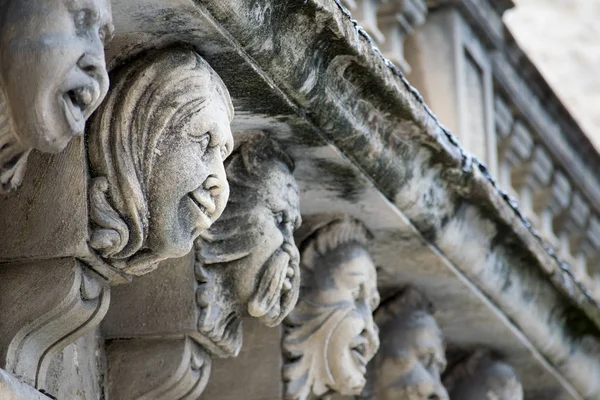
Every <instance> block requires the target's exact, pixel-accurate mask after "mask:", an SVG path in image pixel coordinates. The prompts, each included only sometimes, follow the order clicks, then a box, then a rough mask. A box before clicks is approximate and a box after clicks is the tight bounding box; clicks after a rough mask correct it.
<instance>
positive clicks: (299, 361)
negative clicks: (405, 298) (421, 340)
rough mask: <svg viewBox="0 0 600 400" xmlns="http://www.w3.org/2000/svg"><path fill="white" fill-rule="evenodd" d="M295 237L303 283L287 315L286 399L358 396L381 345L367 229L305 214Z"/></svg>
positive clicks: (343, 220)
mask: <svg viewBox="0 0 600 400" xmlns="http://www.w3.org/2000/svg"><path fill="white" fill-rule="evenodd" d="M298 236H299V237H300V240H299V241H301V244H300V249H301V258H300V259H301V274H302V284H301V289H300V299H299V301H298V304H297V305H296V308H294V310H293V311H292V312H291V313H290V315H289V316H288V318H287V319H286V320H285V321H284V326H285V329H284V338H283V354H284V368H283V380H284V385H285V389H284V398H285V399H302V400H304V399H307V398H312V397H314V396H317V397H321V396H329V395H332V394H334V393H339V394H342V395H357V394H359V393H360V392H361V390H362V389H363V387H364V385H365V382H366V379H365V374H366V365H367V363H368V362H369V360H370V359H371V358H372V357H373V355H374V354H375V352H376V351H377V349H378V347H379V340H378V338H377V328H376V327H375V324H374V323H373V318H372V312H373V310H374V309H375V308H376V307H377V305H378V304H379V293H378V291H377V285H376V272H375V265H374V264H373V261H372V259H371V257H370V254H369V251H368V236H369V235H368V233H367V231H366V229H365V228H364V227H363V225H362V224H361V223H360V222H358V221H356V220H354V219H352V218H350V217H348V216H345V215H341V216H340V215H336V216H331V215H329V216H315V217H314V220H309V221H308V223H306V220H305V225H303V226H302V228H301V229H300V232H299V234H298Z"/></svg>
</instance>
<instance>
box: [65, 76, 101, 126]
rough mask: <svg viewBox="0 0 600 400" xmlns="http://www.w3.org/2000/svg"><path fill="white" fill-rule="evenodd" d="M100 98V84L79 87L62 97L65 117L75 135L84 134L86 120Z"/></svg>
mask: <svg viewBox="0 0 600 400" xmlns="http://www.w3.org/2000/svg"><path fill="white" fill-rule="evenodd" d="M99 98H100V87H99V86H98V84H89V85H84V86H79V87H76V88H74V89H71V90H68V91H66V92H65V93H64V94H63V95H62V101H63V105H64V108H65V115H66V117H67V121H68V123H69V126H70V128H71V132H72V134H73V135H81V134H83V130H84V128H85V120H86V118H87V117H88V116H89V114H90V113H91V112H90V109H91V108H92V106H93V105H94V104H96V103H97V102H98V99H99Z"/></svg>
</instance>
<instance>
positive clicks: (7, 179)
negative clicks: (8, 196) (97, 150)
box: [0, 0, 113, 192]
mask: <svg viewBox="0 0 600 400" xmlns="http://www.w3.org/2000/svg"><path fill="white" fill-rule="evenodd" d="M0 15H2V19H1V20H0V192H6V191H9V190H11V189H14V188H15V187H16V186H18V185H19V184H20V183H21V180H22V178H23V174H24V171H25V164H26V162H27V157H28V155H29V152H30V150H31V149H37V150H41V151H44V152H52V153H54V152H57V151H60V150H63V149H64V148H65V147H66V145H67V144H68V143H69V141H70V140H71V138H72V137H73V136H80V135H83V131H84V128H85V121H86V119H87V118H88V117H89V116H90V115H91V114H92V112H94V110H95V109H96V108H97V107H98V105H99V104H100V102H101V101H102V99H103V98H104V96H105V95H106V93H107V90H108V74H107V72H106V66H105V62H104V42H105V40H107V39H109V38H110V36H111V34H112V29H113V27H112V18H111V7H110V3H109V1H108V0H93V1H89V2H87V3H85V6H84V4H83V3H74V2H68V1H65V0H54V1H52V2H48V1H46V0H26V1H12V0H8V1H3V2H2V3H1V4H0Z"/></svg>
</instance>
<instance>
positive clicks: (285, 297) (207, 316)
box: [196, 244, 299, 357]
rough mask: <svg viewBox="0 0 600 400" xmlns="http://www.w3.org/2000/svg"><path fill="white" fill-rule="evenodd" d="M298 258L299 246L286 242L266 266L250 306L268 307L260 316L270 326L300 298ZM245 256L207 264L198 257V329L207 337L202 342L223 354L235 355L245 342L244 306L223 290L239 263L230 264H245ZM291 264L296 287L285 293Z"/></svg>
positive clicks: (258, 308) (269, 259) (278, 321)
mask: <svg viewBox="0 0 600 400" xmlns="http://www.w3.org/2000/svg"><path fill="white" fill-rule="evenodd" d="M298 259H299V257H298V255H297V249H296V247H295V246H292V245H289V244H284V245H283V246H281V247H280V248H279V249H277V250H276V251H275V252H274V253H273V254H272V255H271V256H270V257H269V258H268V259H267V261H266V262H265V264H264V265H263V266H262V269H261V274H260V278H259V280H258V283H257V284H256V288H255V290H254V292H253V294H252V296H251V297H250V300H249V302H248V308H250V307H254V308H253V312H256V310H267V311H265V312H264V313H263V314H262V315H260V318H261V320H262V321H263V322H264V323H265V324H267V325H268V326H275V325H279V324H280V323H281V321H282V320H283V318H285V317H286V316H287V315H288V313H289V312H290V311H291V310H292V309H293V307H294V305H295V304H296V301H297V300H298V286H299V272H298V270H299V263H298ZM245 260H246V258H245V257H243V258H240V259H238V260H233V261H230V262H228V263H224V264H215V265H203V263H202V261H200V260H197V261H196V280H197V281H198V289H197V292H196V301H197V304H198V307H199V309H200V310H199V312H200V317H199V320H198V331H199V332H200V333H202V335H203V336H204V338H205V340H202V344H204V345H205V346H206V347H207V348H208V349H209V350H210V351H211V352H212V353H213V354H216V355H218V356H219V357H235V356H237V354H238V353H239V351H240V349H241V346H242V314H243V313H242V310H240V305H239V303H238V302H237V300H236V295H235V294H234V293H230V292H222V291H221V290H219V288H227V287H228V286H230V283H229V282H230V279H231V277H230V276H229V274H230V273H231V272H232V269H235V266H233V265H227V264H229V263H240V262H241V263H242V264H243V263H244V261H245ZM288 266H290V267H292V268H293V269H294V271H295V274H294V277H292V278H291V280H292V282H293V283H292V289H291V290H289V291H287V292H284V293H281V287H282V280H283V279H285V277H286V271H287V268H288Z"/></svg>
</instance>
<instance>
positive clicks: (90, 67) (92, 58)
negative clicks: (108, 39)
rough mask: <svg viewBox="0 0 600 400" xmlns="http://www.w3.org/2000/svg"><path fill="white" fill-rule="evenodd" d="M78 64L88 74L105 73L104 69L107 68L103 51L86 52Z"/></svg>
mask: <svg viewBox="0 0 600 400" xmlns="http://www.w3.org/2000/svg"><path fill="white" fill-rule="evenodd" d="M77 66H78V67H79V68H81V70H83V71H84V72H85V73H87V74H88V75H92V76H97V75H103V74H104V71H105V70H106V67H105V64H104V53H102V55H96V54H93V53H85V54H84V55H82V56H81V57H80V58H79V60H78V61H77Z"/></svg>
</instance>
